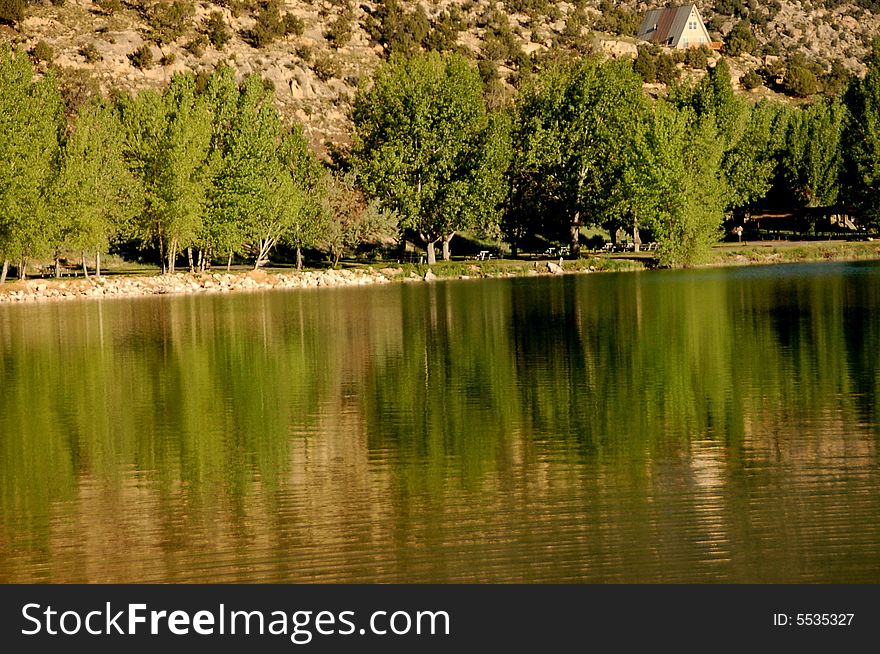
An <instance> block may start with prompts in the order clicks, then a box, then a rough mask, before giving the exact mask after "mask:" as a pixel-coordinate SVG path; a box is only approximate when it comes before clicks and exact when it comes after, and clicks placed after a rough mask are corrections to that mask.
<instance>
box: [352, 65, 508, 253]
mask: <svg viewBox="0 0 880 654" xmlns="http://www.w3.org/2000/svg"><path fill="white" fill-rule="evenodd" d="M354 124H355V134H354V141H355V142H354V149H353V160H354V163H355V167H356V169H357V170H358V173H359V175H360V178H361V179H362V181H363V185H364V188H365V190H366V191H367V193H368V194H369V195H370V196H372V197H375V198H377V199H379V200H380V201H381V203H382V206H383V207H385V208H386V209H389V210H392V211H394V212H396V213H397V214H398V215H399V216H400V220H401V226H402V227H404V228H406V229H411V230H413V231H414V232H416V233H417V234H418V235H419V237H420V238H421V239H422V240H423V241H424V243H425V245H426V246H427V251H428V262H429V263H434V262H435V261H436V256H435V251H434V247H435V244H436V243H437V242H438V241H440V240H441V239H442V240H443V246H444V247H443V252H444V257H445V258H448V257H449V248H448V244H449V241H450V240H451V239H452V237H453V235H454V234H455V233H456V232H457V231H459V230H463V229H474V228H479V229H482V230H483V231H491V230H493V229H495V226H497V224H498V221H499V218H500V207H501V205H502V202H503V199H504V194H505V191H506V186H505V184H504V177H503V172H504V170H505V168H506V162H507V157H508V155H509V147H507V132H506V129H505V122H504V121H503V120H502V119H500V118H499V117H494V116H492V115H490V114H489V112H487V110H486V106H485V102H484V99H483V84H482V82H481V80H480V76H479V73H478V72H477V71H476V69H475V68H474V67H472V66H471V65H470V64H469V63H468V62H467V61H466V60H465V59H464V58H462V57H461V56H458V55H450V56H441V55H440V54H438V53H436V52H435V53H429V54H425V55H418V56H415V57H413V58H410V59H394V60H392V62H390V63H388V64H386V65H384V66H383V67H382V68H380V69H379V71H378V72H377V74H376V77H375V80H374V83H373V86H372V88H370V89H369V90H365V91H361V92H360V93H359V94H358V96H357V98H356V100H355V108H354Z"/></svg>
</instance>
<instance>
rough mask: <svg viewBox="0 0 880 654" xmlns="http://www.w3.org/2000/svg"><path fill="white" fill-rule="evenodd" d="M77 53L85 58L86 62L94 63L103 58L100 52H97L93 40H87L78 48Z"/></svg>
mask: <svg viewBox="0 0 880 654" xmlns="http://www.w3.org/2000/svg"><path fill="white" fill-rule="evenodd" d="M79 54H80V56H82V58H83V59H85V60H86V63H89V64H94V63H97V62H99V61H101V60H102V59H103V57H102V56H101V53H100V52H98V48H97V47H96V46H95V44H94V43H93V42H89V43H88V44H86V45H84V46H83V47H81V48H80V49H79Z"/></svg>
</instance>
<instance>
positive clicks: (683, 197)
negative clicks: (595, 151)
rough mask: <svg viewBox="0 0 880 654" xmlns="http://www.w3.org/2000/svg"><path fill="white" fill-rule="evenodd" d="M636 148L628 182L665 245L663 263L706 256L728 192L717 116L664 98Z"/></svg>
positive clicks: (642, 216)
mask: <svg viewBox="0 0 880 654" xmlns="http://www.w3.org/2000/svg"><path fill="white" fill-rule="evenodd" d="M636 152H637V153H638V155H637V157H635V158H634V160H633V165H631V166H630V167H628V168H627V169H626V171H625V180H626V186H627V188H628V190H629V193H631V195H632V198H633V212H634V213H635V215H636V218H637V219H638V223H639V224H640V225H642V226H645V227H647V228H649V229H650V230H651V231H652V232H653V234H654V237H655V238H656V239H657V240H658V242H659V243H660V250H659V254H660V262H661V264H663V265H666V266H686V265H692V264H694V263H699V262H700V261H703V260H705V259H706V258H708V255H709V251H710V248H711V246H712V244H713V243H715V242H716V241H717V240H718V238H719V236H720V232H721V223H722V220H723V218H724V202H725V193H726V186H725V182H724V179H723V174H722V171H721V159H722V156H723V153H724V148H723V141H722V140H721V139H719V134H718V130H717V129H716V127H715V124H714V120H713V119H712V118H711V117H701V116H699V115H698V114H696V113H695V112H694V111H693V110H692V109H690V108H684V109H676V108H675V107H674V106H673V105H670V104H668V103H666V102H663V101H660V102H658V104H657V105H656V106H655V108H654V112H653V119H652V120H651V121H650V122H649V124H648V128H647V129H646V130H644V131H643V132H640V133H639V138H638V140H637V147H636Z"/></svg>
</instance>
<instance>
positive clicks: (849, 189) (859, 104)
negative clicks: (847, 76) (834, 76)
mask: <svg viewBox="0 0 880 654" xmlns="http://www.w3.org/2000/svg"><path fill="white" fill-rule="evenodd" d="M866 63H867V65H868V71H867V73H866V74H865V77H864V78H863V79H862V80H860V81H855V82H853V83H852V84H851V85H850V88H849V90H848V91H847V93H846V95H845V103H846V106H847V108H848V110H849V113H848V116H847V119H846V124H845V129H844V133H843V135H842V144H843V148H842V152H843V157H844V162H843V163H844V178H843V183H844V188H845V192H846V197H847V199H848V201H849V202H851V203H852V204H853V205H855V207H856V208H858V210H859V211H860V213H861V214H862V219H863V220H864V221H865V222H866V223H868V224H873V225H878V224H880V40H875V41H874V43H873V49H872V52H871V55H870V56H869V57H868V59H867V62H866Z"/></svg>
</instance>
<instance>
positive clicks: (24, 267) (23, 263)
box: [18, 257, 28, 279]
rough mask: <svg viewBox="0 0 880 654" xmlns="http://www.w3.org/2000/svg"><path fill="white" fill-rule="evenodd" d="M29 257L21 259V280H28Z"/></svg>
mask: <svg viewBox="0 0 880 654" xmlns="http://www.w3.org/2000/svg"><path fill="white" fill-rule="evenodd" d="M27 264H28V260H27V257H22V258H21V263H19V264H18V278H19V279H27Z"/></svg>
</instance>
